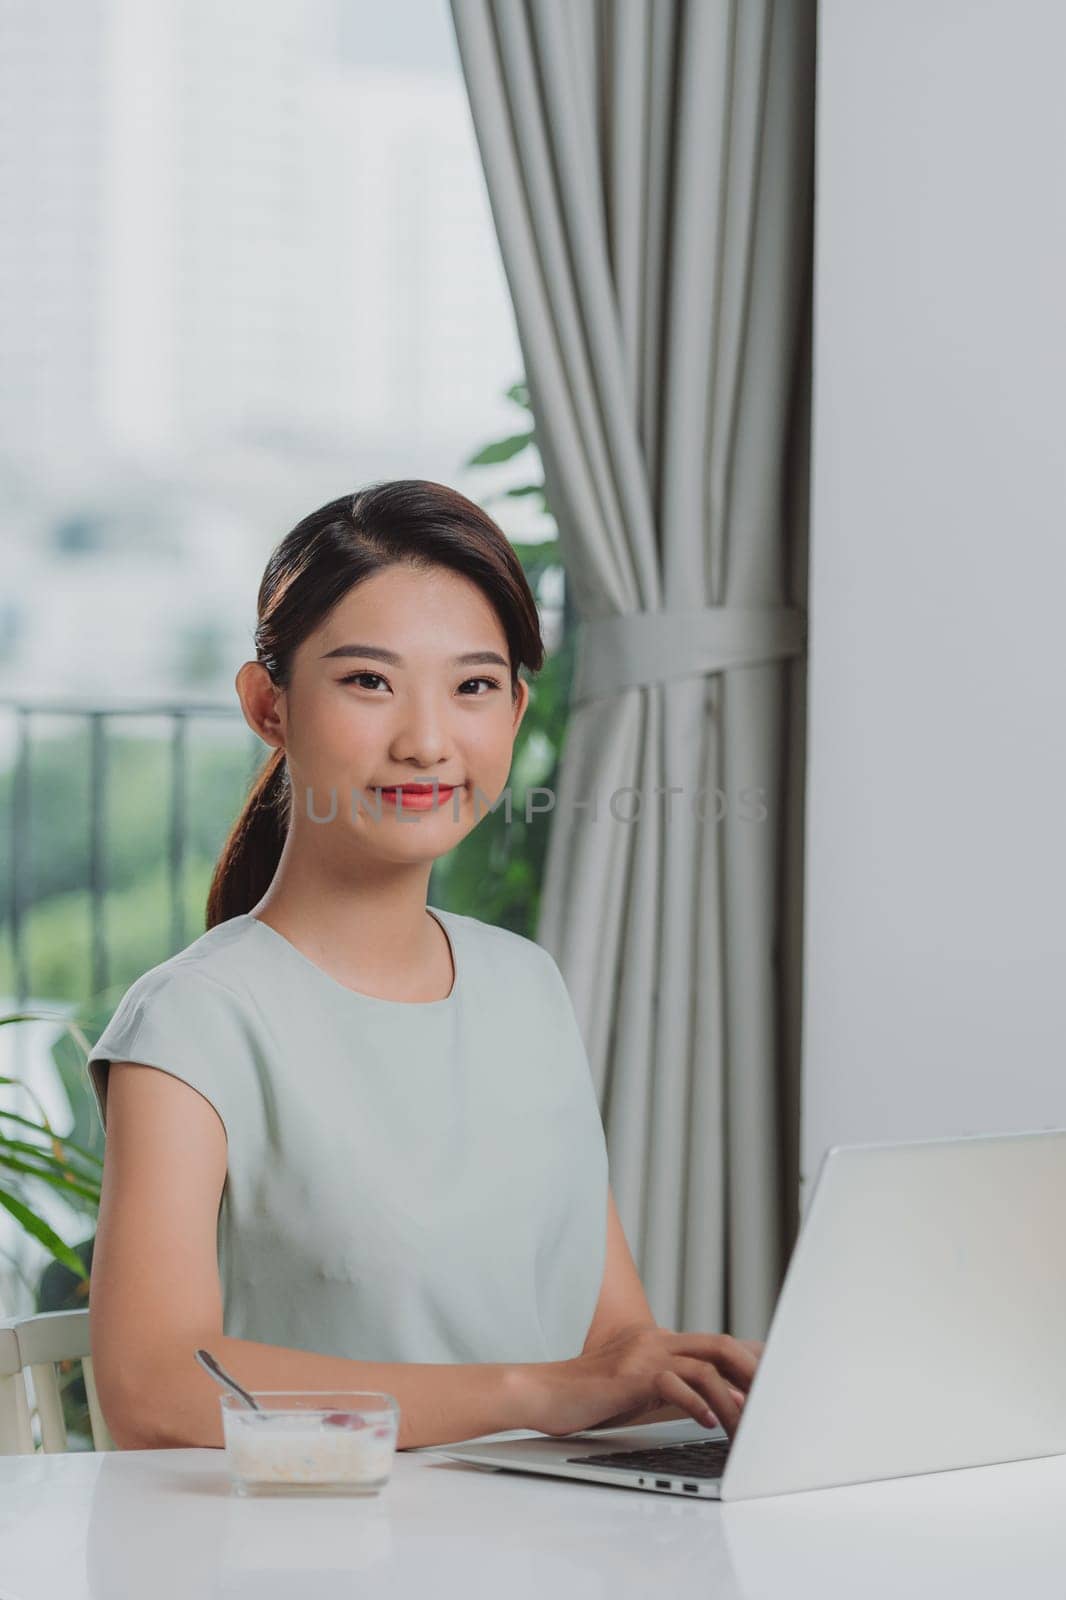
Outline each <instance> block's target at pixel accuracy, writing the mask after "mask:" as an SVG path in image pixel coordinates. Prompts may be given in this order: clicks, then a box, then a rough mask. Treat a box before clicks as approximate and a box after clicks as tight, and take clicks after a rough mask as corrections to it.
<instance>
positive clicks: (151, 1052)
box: [88, 967, 254, 1139]
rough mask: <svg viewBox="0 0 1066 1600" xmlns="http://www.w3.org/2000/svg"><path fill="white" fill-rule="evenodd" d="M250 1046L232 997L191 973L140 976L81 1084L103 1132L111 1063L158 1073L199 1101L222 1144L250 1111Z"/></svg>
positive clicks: (92, 1056) (210, 980)
mask: <svg viewBox="0 0 1066 1600" xmlns="http://www.w3.org/2000/svg"><path fill="white" fill-rule="evenodd" d="M253 1055H254V1041H253V1039H252V1037H251V1033H250V1030H249V1026H248V1020H247V1015H246V1012H245V1008H244V1005H243V1003H242V1001H241V998H240V996H239V995H238V994H236V993H234V992H233V991H231V990H230V989H228V988H227V987H226V986H225V985H224V984H221V983H219V982H217V980H216V979H214V978H211V977H208V976H206V975H205V974H203V973H201V972H197V971H196V970H195V969H184V968H181V967H178V968H170V969H166V970H162V969H153V970H152V971H151V972H147V973H145V974H144V976H143V977H141V978H138V979H137V981H136V982H135V983H134V984H133V985H132V986H131V987H130V988H129V989H128V990H127V991H126V993H125V995H123V997H122V999H121V1001H120V1002H119V1005H118V1008H117V1009H116V1011H115V1012H114V1014H113V1016H112V1018H111V1020H110V1022H109V1023H108V1024H107V1027H106V1028H105V1029H104V1031H103V1033H102V1034H101V1035H100V1037H99V1039H98V1040H97V1042H96V1044H95V1045H94V1046H93V1048H92V1051H91V1053H90V1056H89V1062H88V1076H89V1082H90V1085H91V1087H92V1090H93V1094H94V1095H95V1097H96V1105H97V1109H98V1111H99V1114H100V1121H101V1123H102V1124H103V1127H104V1130H105V1132H106V1129H107V1079H108V1068H109V1066H110V1064H111V1062H112V1061H131V1062H136V1063H139V1064H140V1065H141V1066H146V1067H158V1068H159V1069H160V1071H162V1072H168V1073H169V1074H170V1075H171V1077H174V1078H180V1079H181V1081H182V1082H183V1083H187V1084H188V1085H189V1086H190V1087H191V1088H193V1089H195V1090H196V1091H197V1093H198V1094H201V1095H203V1097H204V1099H205V1100H207V1101H208V1102H209V1103H210V1104H211V1105H212V1106H213V1107H214V1108H215V1110H216V1112H217V1113H218V1115H219V1117H220V1118H221V1120H222V1124H223V1126H224V1128H225V1129H226V1135H227V1138H229V1139H232V1136H233V1134H234V1132H235V1131H236V1129H237V1128H238V1126H240V1125H241V1124H242V1123H246V1121H247V1118H248V1117H249V1115H250V1114H251V1113H252V1111H253V1107H252V1106H250V1105H249V1104H248V1103H247V1102H248V1095H249V1086H250V1085H251V1084H252V1083H253V1082H254V1061H253V1059H252V1057H253Z"/></svg>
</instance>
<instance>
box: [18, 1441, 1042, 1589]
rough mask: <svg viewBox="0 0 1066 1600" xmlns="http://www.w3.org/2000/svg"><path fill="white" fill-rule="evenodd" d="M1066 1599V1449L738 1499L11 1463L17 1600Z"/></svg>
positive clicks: (404, 1475) (161, 1454)
mask: <svg viewBox="0 0 1066 1600" xmlns="http://www.w3.org/2000/svg"><path fill="white" fill-rule="evenodd" d="M342 1595H343V1596H345V1597H346V1600H352V1597H355V1596H358V1597H359V1600H379V1597H381V1600H386V1597H387V1600H460V1597H462V1600H481V1597H482V1596H486V1597H488V1596H492V1597H497V1596H498V1597H499V1600H578V1597H580V1600H593V1597H595V1600H600V1597H602V1600H652V1597H662V1596H665V1597H670V1600H674V1597H676V1600H689V1597H692V1600H695V1597H697V1596H698V1597H701V1600H702V1597H706V1600H735V1597H741V1596H742V1597H744V1600H762V1597H774V1600H785V1597H787V1600H804V1597H806V1596H812V1597H814V1596H817V1597H819V1600H824V1597H827V1596H831V1597H834V1600H835V1597H837V1596H839V1597H840V1600H925V1597H929V1600H948V1597H952V1600H953V1597H954V1596H956V1595H958V1596H963V1595H965V1596H966V1597H967V1600H984V1597H986V1596H987V1597H989V1600H992V1597H994V1600H1045V1597H1046V1600H1052V1597H1054V1600H1062V1597H1063V1596H1064V1595H1066V1456H1054V1457H1049V1458H1046V1459H1044V1460H1041V1461H1024V1462H1015V1463H1012V1464H1011V1465H1009V1466H1000V1467H980V1468H976V1469H972V1470H969V1471H965V1472H947V1473H937V1474H934V1475H930V1476H926V1477H921V1478H904V1479H897V1480H896V1481H894V1482H891V1483H880V1484H862V1485H858V1486H855V1487H852V1488H846V1489H829V1490H820V1491H817V1492H812V1493H805V1494H796V1495H781V1496H777V1497H775V1498H774V1499H766V1500H751V1501H745V1502H743V1503H738V1504H735V1505H727V1506H722V1505H718V1504H716V1503H713V1502H710V1501H704V1502H701V1503H698V1504H697V1503H694V1502H692V1501H687V1500H682V1499H680V1498H677V1497H675V1496H673V1495H656V1494H647V1493H644V1492H642V1491H640V1490H634V1489H615V1488H608V1487H606V1486H602V1485H599V1484H591V1483H574V1482H566V1481H564V1480H560V1479H552V1478H536V1477H529V1476H521V1475H517V1474H514V1473H502V1472H487V1471H485V1470H483V1469H481V1468H479V1467H473V1466H467V1465H464V1464H461V1463H459V1462H449V1461H446V1460H443V1459H442V1458H441V1457H439V1456H434V1455H432V1454H430V1453H428V1452H413V1453H412V1452H404V1453H402V1454H400V1455H398V1456H397V1457H396V1462H395V1469H394V1473H393V1477H392V1479H391V1481H390V1482H389V1484H388V1485H387V1486H386V1488H385V1489H384V1490H383V1491H382V1493H381V1494H380V1495H378V1496H376V1497H375V1498H372V1499H345V1498H330V1499H302V1500H287V1499H242V1498H240V1497H237V1496H233V1495H231V1493H230V1489H229V1480H228V1478H227V1475H226V1469H225V1460H224V1456H223V1453H222V1452H221V1451H220V1450H137V1451H115V1452H108V1453H106V1454H95V1453H90V1452H83V1453H76V1454H72V1455H50V1456H44V1455H37V1456H4V1457H0V1596H2V1597H3V1600H81V1597H82V1596H93V1597H94V1600H170V1597H171V1596H173V1597H175V1600H177V1597H179V1596H180V1600H208V1597H216V1596H217V1597H225V1600H235V1597H243V1596H248V1597H249V1600H251V1597H254V1600H327V1597H328V1600H333V1597H334V1596H342Z"/></svg>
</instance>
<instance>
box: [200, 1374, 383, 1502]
mask: <svg viewBox="0 0 1066 1600" xmlns="http://www.w3.org/2000/svg"><path fill="white" fill-rule="evenodd" d="M250 1393H251V1394H252V1395H253V1396H254V1398H255V1399H256V1401H258V1403H259V1406H260V1407H261V1409H260V1410H259V1411H253V1410H252V1409H251V1407H250V1406H246V1405H245V1404H244V1402H243V1401H242V1400H240V1399H238V1397H237V1396H236V1395H235V1394H229V1393H227V1394H223V1395H220V1396H219V1403H220V1405H221V1406H222V1432H223V1435H224V1437H225V1441H226V1463H227V1465H228V1467H229V1470H230V1477H231V1479H232V1482H233V1487H234V1489H235V1491H236V1492H237V1494H245V1495H251V1494H364V1495H370V1494H378V1493H379V1492H380V1491H381V1489H382V1488H383V1487H384V1486H385V1484H386V1483H388V1481H389V1474H390V1472H391V1471H392V1459H393V1456H394V1455H395V1453H396V1439H397V1435H398V1433H399V1429H400V1407H399V1403H398V1401H397V1400H396V1399H395V1398H394V1397H393V1396H392V1395H391V1394H381V1393H377V1392H375V1391H369V1392H368V1391H364V1390H352V1389H338V1390H315V1389H299V1390H282V1389H276V1390H263V1391H260V1390H258V1389H253V1390H251V1391H250Z"/></svg>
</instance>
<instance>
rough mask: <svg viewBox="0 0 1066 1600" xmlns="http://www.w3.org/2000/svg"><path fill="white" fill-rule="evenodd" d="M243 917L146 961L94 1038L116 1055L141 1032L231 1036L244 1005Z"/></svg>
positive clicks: (139, 1038) (184, 1036)
mask: <svg viewBox="0 0 1066 1600" xmlns="http://www.w3.org/2000/svg"><path fill="white" fill-rule="evenodd" d="M246 932H247V924H246V922H245V921H244V919H243V918H234V919H233V920H232V921H231V922H223V923H219V924H218V926H217V927H214V928H209V929H208V930H207V932H206V933H203V934H201V935H200V937H199V938H198V939H194V940H193V941H192V943H191V944H189V945H186V946H185V948H184V949H182V950H178V951H177V952H176V953H175V954H174V955H172V956H168V957H167V959H166V960H165V961H160V962H158V963H157V965H156V966H154V967H149V968H148V970H147V971H146V972H143V973H142V974H141V975H140V977H139V978H136V979H135V980H134V981H133V982H132V983H131V984H130V985H129V987H128V988H127V989H126V991H125V993H124V994H123V995H122V997H121V999H120V1000H119V1002H118V1004H117V1006H116V1007H115V1010H114V1011H113V1012H112V1014H111V1018H110V1021H109V1022H108V1024H107V1026H106V1027H105V1029H104V1031H103V1033H102V1034H101V1035H100V1038H99V1040H98V1041H97V1047H96V1049H97V1054H99V1055H104V1054H108V1055H110V1057H111V1059H116V1057H117V1056H121V1055H123V1054H124V1052H125V1051H126V1050H127V1049H129V1048H131V1047H132V1046H133V1045H134V1044H135V1043H139V1042H141V1041H142V1040H143V1039H144V1038H145V1037H146V1036H147V1035H152V1036H153V1037H154V1036H158V1035H161V1034H164V1033H165V1034H167V1035H175V1036H177V1037H180V1038H181V1039H182V1040H190V1039H195V1038H197V1037H198V1038H199V1039H200V1040H201V1041H204V1040H207V1039H210V1038H211V1037H212V1036H218V1035H224V1036H227V1038H229V1039H232V1036H233V1035H235V1034H237V1033H239V1032H240V1031H241V1022H242V1018H244V1017H245V1016H246V1015H247V1014H248V1011H249V1007H248V987H247V982H246V977H245V972H246V968H247V961H248V947H247V940H246V938H245V934H246Z"/></svg>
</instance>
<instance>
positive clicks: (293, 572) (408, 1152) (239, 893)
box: [89, 481, 761, 1449]
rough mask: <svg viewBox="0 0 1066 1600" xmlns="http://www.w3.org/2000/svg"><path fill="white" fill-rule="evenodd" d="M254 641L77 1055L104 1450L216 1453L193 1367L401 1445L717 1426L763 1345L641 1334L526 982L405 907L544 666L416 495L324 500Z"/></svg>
mask: <svg viewBox="0 0 1066 1600" xmlns="http://www.w3.org/2000/svg"><path fill="white" fill-rule="evenodd" d="M255 647H256V659H255V660H254V661H246V662H245V663H244V665H243V666H242V667H241V668H240V671H239V672H238V674H237V678H236V688H237V693H238V695H239V697H240V703H241V708H242V710H243V713H244V716H245V719H246V721H247V722H248V724H249V726H250V727H251V728H253V729H254V731H255V732H256V733H257V734H258V735H259V736H260V738H261V739H263V740H264V741H265V743H267V744H268V745H271V746H272V747H273V754H272V756H271V757H270V759H269V760H268V762H267V764H266V766H265V768H264V769H263V772H262V774H261V775H260V777H259V779H258V781H257V782H256V784H255V786H254V788H253V789H252V791H251V794H250V796H249V798H248V801H247V803H246V805H245V807H244V810H243V812H242V813H241V816H240V817H239V818H238V820H237V822H236V824H235V826H234V827H233V830H232V832H231V833H230V836H229V838H228V840H227V842H226V845H225V848H224V850H223V852H222V855H221V857H220V860H219V862H218V865H217V868H216V871H215V875H214V879H213V881H212V884H211V890H210V895H209V898H208V905H207V930H206V932H205V933H203V934H202V935H201V936H200V937H199V938H198V939H196V940H194V941H193V943H192V944H190V945H188V946H187V947H186V948H185V949H184V950H181V951H179V952H178V953H177V954H176V955H174V956H172V957H170V958H169V959H168V960H166V961H164V962H162V963H161V964H160V965H159V966H156V967H153V968H152V969H151V970H150V971H148V972H146V973H144V975H143V976H142V977H140V978H138V979H137V981H136V982H135V983H134V984H133V985H132V987H131V988H130V989H129V990H128V991H127V993H126V994H125V996H124V997H123V999H122V1001H121V1003H120V1005H119V1007H118V1009H117V1011H116V1012H115V1014H114V1016H113V1017H112V1019H111V1021H110V1023H109V1024H108V1027H107V1028H106V1029H105V1031H104V1033H103V1034H102V1035H101V1037H100V1040H99V1041H98V1043H97V1045H96V1046H95V1049H94V1051H93V1055H92V1059H91V1061H90V1063H89V1074H90V1080H91V1083H92V1086H93V1089H94V1092H95V1094H96V1097H97V1103H98V1106H99V1110H100V1116H101V1119H102V1120H103V1122H104V1125H105V1127H106V1130H107V1149H106V1160H105V1163H104V1179H103V1191H102V1196H101V1205H100V1218H99V1228H98V1232H97V1238H96V1245H95V1251H94V1260H93V1272H92V1294H91V1311H90V1324H91V1331H92V1354H93V1360H94V1365H95V1372H96V1379H97V1384H98V1386H99V1391H100V1398H101V1402H102V1405H103V1409H104V1413H105V1415H106V1417H107V1421H108V1425H109V1427H110V1429H111V1432H112V1435H113V1437H114V1438H115V1441H116V1443H117V1444H118V1445H119V1447H120V1448H127V1449H130V1448H151V1447H168V1446H180V1445H217V1446H221V1444H222V1442H223V1441H222V1428H221V1418H220V1409H219V1403H218V1391H217V1389H216V1387H215V1385H214V1383H213V1382H212V1380H211V1379H210V1378H209V1377H208V1376H207V1375H206V1374H205V1373H204V1372H203V1371H202V1369H201V1368H200V1367H199V1365H198V1364H197V1363H196V1361H195V1360H194V1358H193V1351H194V1350H195V1349H196V1348H197V1347H198V1346H206V1347H207V1348H208V1349H210V1350H211V1351H212V1352H213V1353H214V1354H215V1355H216V1356H217V1357H218V1358H219V1360H220V1361H221V1362H222V1364H223V1365H224V1366H226V1367H228V1368H229V1369H231V1370H232V1371H233V1372H234V1373H235V1375H236V1376H237V1377H238V1378H239V1379H240V1380H241V1382H242V1383H243V1384H244V1385H245V1386H246V1387H247V1388H249V1389H275V1390H286V1389H319V1390H328V1389H332V1390H336V1389H364V1390H365V1389H376V1390H386V1391H387V1392H389V1393H391V1394H393V1395H395V1396H396V1398H397V1399H398V1401H399V1403H400V1407H401V1426H400V1438H399V1447H400V1448H401V1449H405V1448H411V1447H413V1446H419V1445H429V1444H440V1443H446V1442H448V1441H454V1440H457V1439H463V1438H470V1437H473V1436H476V1435H480V1434H484V1433H492V1432H496V1431H500V1430H503V1429H508V1428H532V1429H537V1430H539V1431H541V1432H544V1433H548V1434H555V1435H561V1434H564V1433H570V1432H574V1431H577V1430H580V1429H586V1428H589V1427H593V1426H595V1425H597V1424H603V1423H605V1422H608V1421H618V1420H621V1419H622V1418H624V1419H625V1420H627V1421H629V1420H636V1419H637V1418H640V1419H641V1420H649V1419H650V1418H651V1417H679V1416H688V1415H692V1416H696V1417H698V1418H700V1419H701V1420H702V1421H704V1422H706V1423H707V1424H708V1425H709V1426H710V1425H714V1423H715V1422H716V1420H717V1418H720V1419H721V1421H722V1424H723V1426H725V1427H726V1429H727V1430H728V1431H730V1432H732V1430H733V1428H734V1427H735V1425H736V1422H737V1419H738V1416H739V1407H740V1404H741V1402H742V1399H743V1393H744V1392H745V1391H746V1389H747V1388H748V1386H749V1385H750V1382H751V1379H752V1376H753V1374H754V1370H755V1365H756V1361H757V1354H758V1351H759V1349H760V1348H761V1347H760V1346H758V1345H754V1344H747V1343H745V1342H742V1341H739V1340H735V1339H731V1338H729V1337H727V1336H725V1335H715V1334H679V1333H673V1332H671V1331H670V1330H668V1329H664V1328H660V1327H658V1326H657V1325H656V1323H655V1318H654V1317H653V1315H652V1313H651V1309H650V1307H649V1305H648V1302H647V1300H646V1298H645V1296H644V1292H643V1289H642V1287H641V1284H640V1280H639V1277H638V1275H637V1272H636V1269H635V1266H634V1264H633V1260H632V1257H631V1255H630V1253H629V1250H628V1247H627V1244H626V1241H625V1237H624V1234H623V1232H622V1228H621V1225H620V1223H619V1220H618V1215H617V1211H616V1210H615V1206H614V1201H613V1198H612V1196H611V1194H610V1189H609V1185H608V1177H607V1153H606V1147H605V1141H604V1136H603V1125H602V1122H601V1120H600V1116H599V1110H598V1107H597V1104H596V1099H595V1094H594V1090H593V1085H592V1080H591V1076H590V1073H589V1068H588V1061H587V1058H586V1056H585V1053H584V1048H583V1045H582V1041H581V1036H580V1034H579V1032H578V1028H577V1023H576V1019H575V1016H574V1012H573V1008H572V1005H571V1003H570V999H569V995H568V993H567V990H566V987H565V985H564V982H563V979H562V976H561V974H560V972H559V969H558V967H557V966H556V964H555V962H554V960H553V959H552V958H551V956H550V955H549V954H548V953H547V952H546V951H545V950H543V949H542V948H541V947H540V946H539V945H537V944H536V943H534V942H533V941H532V940H529V939H525V938H522V937H520V936H519V935H517V934H514V933H511V932H509V931H507V930H504V929H500V928H496V927H493V926H491V925H489V924H486V923H482V922H480V921H478V920H477V919H476V918H473V917H467V916H461V915H459V914H457V913H453V912H445V911H441V910H431V909H430V908H429V907H428V906H427V904H426V894H427V889H428V884H429V876H430V869H431V867H432V863H433V861H434V860H435V859H436V858H437V857H438V856H441V855H443V854H444V853H445V852H446V851H448V850H450V849H452V848H453V847H454V846H455V845H456V844H458V842H459V841H460V839H462V838H463V837H464V836H465V835H466V834H467V833H469V832H470V831H471V829H472V828H473V827H474V826H476V823H477V821H478V820H479V818H480V817H481V816H483V815H484V814H485V812H486V811H487V810H488V809H489V807H491V806H492V805H494V804H495V802H496V801H497V800H498V799H499V798H500V796H501V794H502V792H503V790H504V788H505V785H506V781H507V777H508V773H509V770H510V765H511V757H512V750H513V745H514V739H515V735H516V734H517V732H518V729H519V726H520V725H521V722H522V718H523V716H524V714H525V710H526V706H527V703H528V697H529V688H528V684H527V683H526V681H525V680H524V679H522V678H521V677H520V676H519V672H520V669H521V668H523V667H525V668H526V669H527V670H529V671H534V672H535V671H536V670H538V669H539V667H540V666H541V664H542V661H543V645H542V641H541V636H540V629H539V624H538V618H537V611H536V606H535V604H534V600H533V596H532V594H531V593H530V590H529V586H528V584H527V582H526V579H525V575H524V573H523V571H522V568H521V566H520V564H519V562H518V560H517V558H516V557H515V555H514V552H513V551H512V549H511V547H510V545H509V544H508V542H507V540H506V538H505V537H504V535H503V534H502V533H501V532H500V530H499V528H498V527H497V526H496V524H495V523H494V522H493V521H492V520H491V518H489V517H488V516H487V515H486V514H485V512H483V511H482V510H481V509H480V508H479V507H478V506H476V505H474V504H473V503H472V502H471V501H469V500H467V499H465V498H464V497H463V496H462V495H460V494H457V493H456V492H454V491H453V490H451V489H447V488H444V487H442V486H441V485H439V484H434V483H426V482H421V481H403V482H396V483H385V484H380V485H377V486H374V487H371V488H369V489H365V490H363V491H362V492H360V493H357V494H355V495H346V496H344V497H343V498H341V499H339V500H335V501H333V502H332V503H331V504H329V505H326V506H323V507H322V508H321V509H320V510H319V511H316V512H313V513H312V514H311V515H310V516H308V517H305V518H304V520H303V521H302V522H300V523H299V524H298V525H297V526H296V527H295V528H294V529H293V530H292V532H291V533H290V534H288V535H287V537H286V538H284V539H283V540H282V541H281V543H280V544H279V545H278V546H277V548H276V549H275V550H274V552H273V553H272V555H271V557H270V560H269V562H268V563H267V568H266V572H265V574H264V577H263V581H262V584H261V586H260V591H259V618H258V625H257V627H256V631H255ZM472 674H476V675H473V676H472ZM145 1068H149V1069H152V1068H154V1069H156V1070H154V1071H153V1070H148V1071H145V1070H144V1069H145ZM223 1330H225V1332H223ZM664 1402H665V1403H666V1409H665V1410H663V1409H662V1407H663V1403H664ZM656 1408H658V1409H656ZM710 1408H713V1410H712V1409H710Z"/></svg>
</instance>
